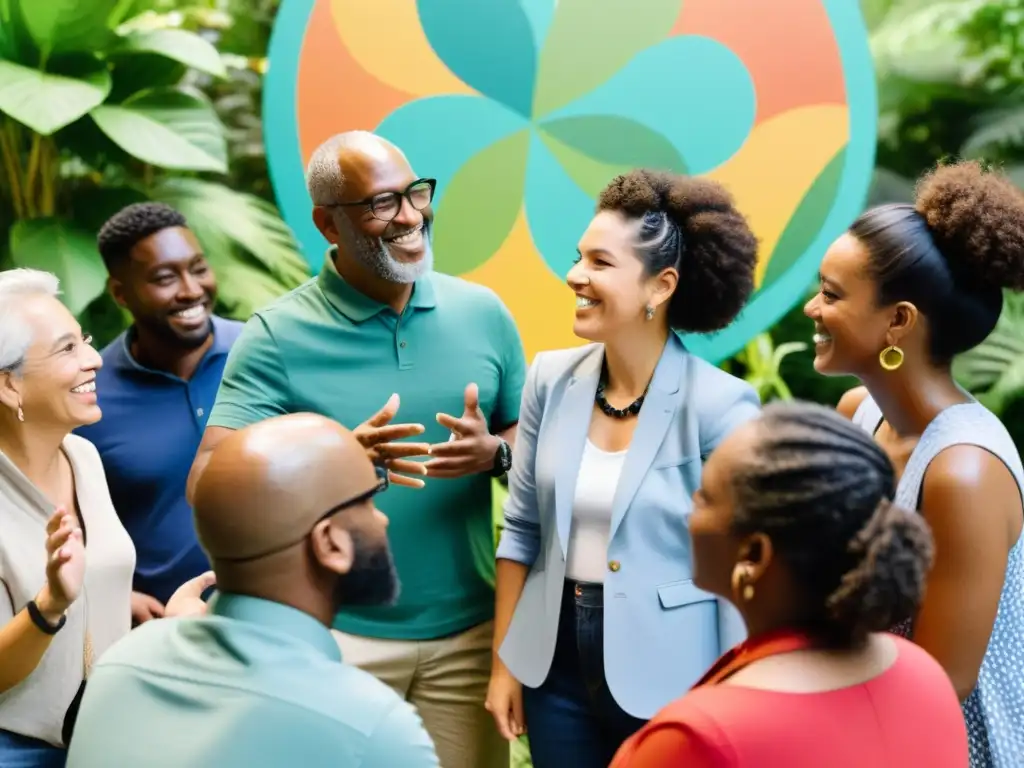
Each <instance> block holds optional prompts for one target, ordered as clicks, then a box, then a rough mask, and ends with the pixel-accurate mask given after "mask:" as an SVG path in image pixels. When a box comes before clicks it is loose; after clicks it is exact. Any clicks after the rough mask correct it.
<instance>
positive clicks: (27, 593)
mask: <svg viewBox="0 0 1024 768" xmlns="http://www.w3.org/2000/svg"><path fill="white" fill-rule="evenodd" d="M58 294H59V283H58V280H57V278H56V277H55V276H54V275H52V274H50V273H48V272H40V271H36V270H31V269H15V270H10V271H7V272H0V765H3V766H4V767H5V768H20V767H21V766H26V767H27V766H32V767H33V768H37V767H42V766H45V767H46V768H49V766H61V765H63V764H64V758H65V747H66V744H65V742H66V741H67V738H68V735H69V733H70V730H69V727H70V724H71V721H72V720H73V714H72V715H71V716H69V714H68V713H69V712H72V713H73V711H74V710H75V709H76V708H77V700H78V697H79V693H80V690H81V689H82V687H83V686H84V681H85V679H86V677H87V676H88V673H89V667H90V665H91V664H92V661H93V660H94V659H95V658H96V657H98V656H99V655H100V654H101V653H102V652H103V651H104V650H106V648H108V647H109V646H110V645H111V644H113V643H114V642H115V641H116V640H118V639H119V638H120V637H122V636H123V635H125V634H127V633H128V631H129V630H130V628H131V613H130V605H131V589H132V572H133V570H134V568H135V549H134V547H133V546H132V542H131V539H130V538H129V537H128V534H127V533H126V532H125V530H124V528H123V527H122V526H121V522H120V520H119V519H118V517H117V514H116V513H115V511H114V507H113V504H112V503H111V500H110V493H109V492H108V490H107V483H106V479H105V475H104V473H103V465H102V464H101V463H100V457H99V454H98V453H97V451H96V449H95V448H94V447H93V446H92V444H91V443H89V442H88V441H86V440H84V439H82V438H80V437H77V436H75V435H72V434H71V431H72V430H73V429H75V428H76V427H80V426H82V425H85V424H91V423H93V422H95V421H97V420H99V418H100V416H101V413H100V409H99V407H98V406H97V404H96V383H95V379H96V371H97V370H98V369H99V368H100V366H101V365H102V361H101V359H100V356H99V354H97V352H96V350H95V349H93V347H92V345H91V343H90V338H89V336H88V335H86V334H84V333H83V332H82V329H81V328H80V327H79V325H78V322H77V321H76V320H75V318H74V317H73V316H72V315H71V313H70V312H69V311H68V310H67V308H66V307H65V306H64V305H63V304H62V303H61V302H60V300H59V299H58V298H57V296H58ZM86 557H88V563H86ZM66 721H67V726H68V727H66Z"/></svg>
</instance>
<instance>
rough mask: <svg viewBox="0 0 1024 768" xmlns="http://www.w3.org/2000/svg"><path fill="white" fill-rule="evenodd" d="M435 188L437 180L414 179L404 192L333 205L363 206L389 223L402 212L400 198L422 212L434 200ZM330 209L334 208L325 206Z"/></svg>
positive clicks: (386, 193)
mask: <svg viewBox="0 0 1024 768" xmlns="http://www.w3.org/2000/svg"><path fill="white" fill-rule="evenodd" d="M435 187H437V179H416V181H414V182H413V183H412V184H410V185H409V186H408V187H406V188H405V191H404V192H381V193H379V194H376V195H374V196H373V197H368V198H366V199H365V200H357V201H356V202H354V203H334V205H336V206H338V207H339V208H352V207H355V206H359V205H363V206H366V207H368V208H369V209H370V213H372V214H373V217H374V218H375V219H380V220H381V221H391V220H392V219H394V218H395V216H397V215H398V212H399V211H400V210H402V198H403V197H404V198H405V199H406V200H408V201H409V205H411V206H412V207H413V208H415V209H416V210H417V211H422V210H423V209H424V208H426V207H427V206H428V205H430V202H431V201H432V200H433V199H434V189H435ZM327 207H328V208H332V207H334V206H327Z"/></svg>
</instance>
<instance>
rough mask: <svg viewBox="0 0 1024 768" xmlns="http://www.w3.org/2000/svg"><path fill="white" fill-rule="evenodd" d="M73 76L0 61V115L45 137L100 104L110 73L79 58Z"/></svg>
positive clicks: (99, 63) (105, 94) (105, 91)
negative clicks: (9, 117) (1, 113)
mask: <svg viewBox="0 0 1024 768" xmlns="http://www.w3.org/2000/svg"><path fill="white" fill-rule="evenodd" d="M79 62H80V64H81V67H80V68H79V70H78V73H77V75H76V76H75V77H69V76H66V75H61V74H55V73H51V72H42V71H40V70H38V69H30V68H29V67H23V66H21V65H20V64H15V63H13V62H10V61H0V112H4V113H6V114H8V115H10V116H11V117H13V118H14V119H15V120H17V121H18V122H19V123H22V124H23V125H27V126H28V127H29V128H31V129H32V130H33V131H35V132H36V133H41V134H43V135H44V136H49V135H50V134H52V133H54V132H55V131H58V130H60V129H61V128H63V127H64V126H66V125H69V124H71V123H73V122H74V121H75V120H77V119H78V118H80V117H82V115H85V114H86V113H88V112H89V110H91V109H94V108H95V107H97V106H98V105H100V104H102V103H103V100H104V99H105V98H107V94H108V93H110V73H109V72H108V71H107V68H106V66H105V65H104V64H103V63H102V62H100V61H99V60H97V59H94V58H91V57H89V58H88V59H79Z"/></svg>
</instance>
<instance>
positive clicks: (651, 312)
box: [644, 304, 654, 320]
mask: <svg viewBox="0 0 1024 768" xmlns="http://www.w3.org/2000/svg"><path fill="white" fill-rule="evenodd" d="M644 315H646V316H647V319H648V320H653V319H654V307H652V306H651V305H650V304H648V305H647V309H646V310H645V311H644Z"/></svg>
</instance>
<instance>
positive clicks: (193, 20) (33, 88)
mask: <svg viewBox="0 0 1024 768" xmlns="http://www.w3.org/2000/svg"><path fill="white" fill-rule="evenodd" d="M174 5H178V6H179V8H178V9H175V8H174V7H173V6H174ZM182 5H186V4H182V3H178V4H173V3H165V2H161V0H46V2H39V0H0V268H6V267H10V266H34V267H37V268H42V269H48V270H50V271H52V272H55V273H56V274H57V275H58V276H59V277H60V278H61V282H62V285H63V289H64V298H65V301H66V303H67V304H68V306H69V308H70V309H71V310H72V312H74V313H75V314H77V315H79V316H80V317H81V319H82V322H83V325H85V326H86V327H88V328H90V329H91V330H92V332H93V333H94V335H96V336H97V338H98V339H99V340H100V341H105V340H106V339H107V338H109V337H110V336H112V335H114V334H116V333H117V332H119V331H120V330H121V328H122V327H123V324H124V322H125V318H124V317H123V316H122V315H121V313H120V312H119V311H118V310H117V308H116V307H114V306H113V304H112V303H111V302H110V301H109V299H107V298H106V296H105V293H104V286H105V281H106V272H105V269H104V266H103V264H102V261H101V260H100V258H99V254H98V252H97V250H96V247H95V235H96V231H97V230H98V228H99V226H100V225H101V224H102V223H103V221H104V220H105V219H106V218H107V217H108V216H110V215H111V214H112V213H114V212H115V211H116V210H118V209H119V208H120V207H122V206H124V205H126V204H128V203H130V202H135V201H140V200H146V199H151V200H162V201H164V202H167V203H169V204H171V205H173V206H175V207H177V208H179V209H180V210H181V211H182V212H183V213H185V215H186V216H187V217H188V218H189V222H190V225H191V227H192V229H193V230H194V231H195V232H196V234H197V236H198V237H199V239H200V241H201V242H202V244H203V246H204V249H205V251H206V252H207V254H208V256H209V258H210V261H211V263H212V264H213V266H214V268H215V270H216V271H217V273H218V275H219V277H220V283H221V306H220V311H221V312H223V313H225V314H228V315H231V316H236V317H247V316H248V315H249V314H250V313H251V312H252V311H253V310H254V309H255V308H256V307H259V306H262V305H263V304H265V303H266V302H268V301H270V300H271V299H273V298H275V297H276V296H278V295H280V294H281V293H282V292H284V291H285V290H288V289H289V288H291V287H294V286H295V285H297V284H299V283H300V282H301V281H302V280H304V279H305V278H306V277H307V267H306V265H305V263H304V262H303V260H302V259H301V257H300V256H299V255H298V253H297V250H296V245H295V243H294V240H293V237H292V234H291V232H290V230H289V229H288V228H287V227H286V226H285V225H284V224H283V222H282V221H281V220H280V218H279V216H278V215H277V211H276V209H275V208H274V207H273V206H272V205H271V204H270V203H269V202H268V201H267V200H266V199H265V198H263V197H260V196H257V195H254V194H251V193H248V192H242V191H239V189H238V186H236V185H234V184H231V183H230V181H231V180H234V181H237V176H236V177H235V178H234V179H232V177H231V175H230V171H231V168H230V166H231V160H232V159H233V158H232V152H231V150H232V149H234V148H236V147H238V148H242V149H243V152H244V148H245V147H246V145H247V141H248V143H251V137H248V136H246V135H245V131H244V129H245V128H246V119H247V118H238V117H237V109H238V105H237V103H236V104H235V106H234V107H232V104H231V101H230V98H229V97H230V96H232V95H234V97H235V101H236V102H238V101H239V98H240V97H242V98H244V95H245V94H244V92H242V91H240V89H239V88H237V87H235V88H234V89H232V83H236V82H238V81H239V80H240V79H241V78H242V77H243V75H240V74H239V73H244V72H245V71H246V70H247V69H249V68H251V67H250V61H249V60H248V59H247V58H245V57H240V56H233V57H232V56H222V55H221V53H220V52H218V50H217V48H216V47H215V46H214V45H213V44H212V43H211V42H210V39H208V38H210V37H214V38H216V35H217V34H218V28H221V29H222V28H224V27H229V26H230V25H231V22H232V18H233V17H232V16H230V15H229V14H227V13H225V12H224V11H223V10H218V9H217V8H216V7H214V6H215V4H214V3H212V2H205V3H204V2H200V0H196V2H195V3H193V4H191V5H186V7H185V8H184V9H182V8H181V7H180V6H182ZM216 5H223V3H220V4H216ZM256 5H258V3H257V4H256ZM264 5H266V3H264ZM204 24H205V25H206V26H203V25H204ZM260 55H262V54H260ZM258 61H259V60H257V62H258ZM256 66H259V64H258V63H257V64H256ZM203 86H206V87H207V88H208V89H210V90H212V91H213V92H214V94H215V95H217V96H218V97H219V103H218V104H217V105H215V103H214V102H213V101H212V100H211V98H210V97H209V96H208V95H207V94H206V93H204V92H203V90H202V88H203ZM225 101H227V102H228V103H227V104H225ZM241 103H242V105H243V107H245V106H249V107H251V106H252V104H251V101H250V102H244V101H242V102H241ZM217 106H219V107H220V114H218V109H217ZM221 115H224V117H223V118H222V116H221ZM248 119H249V122H250V123H251V120H252V119H255V118H254V116H252V115H251V113H250V114H249V118H248ZM239 123H241V124H239ZM232 131H233V132H234V133H232ZM229 139H235V141H234V142H230V143H229ZM244 157H245V155H244V154H241V156H240V158H239V159H240V160H244ZM264 177H265V174H264ZM225 181H228V182H229V183H227V184H225V183H224V182H225Z"/></svg>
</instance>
